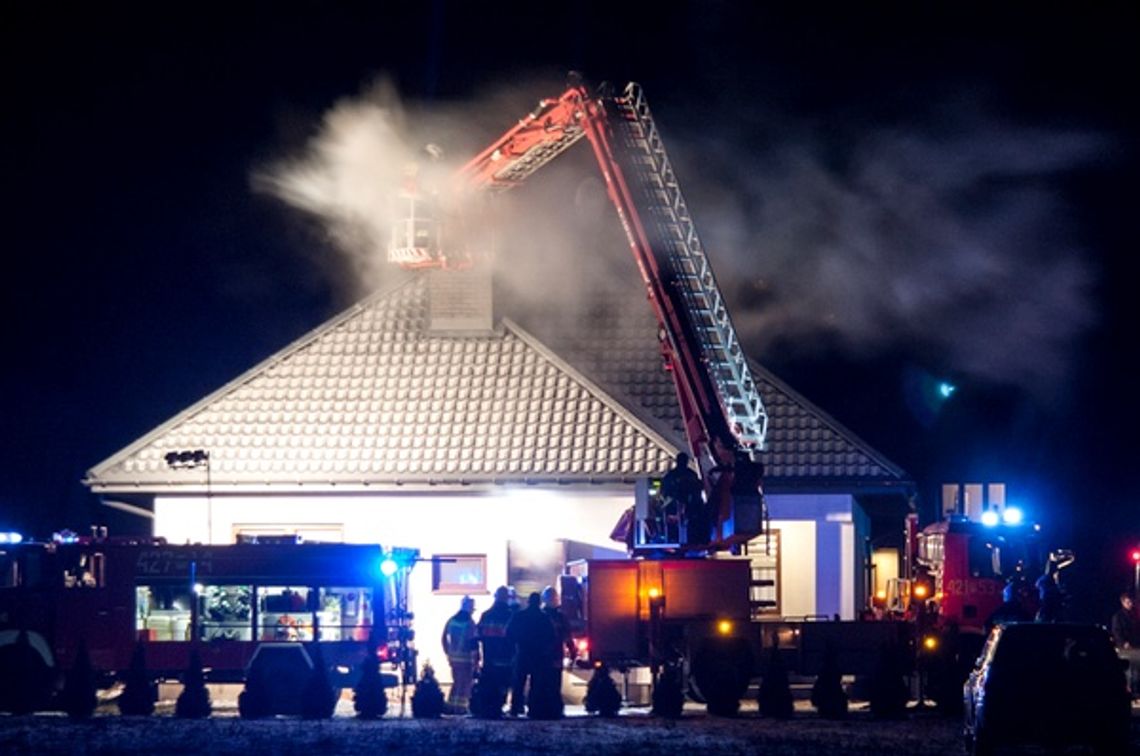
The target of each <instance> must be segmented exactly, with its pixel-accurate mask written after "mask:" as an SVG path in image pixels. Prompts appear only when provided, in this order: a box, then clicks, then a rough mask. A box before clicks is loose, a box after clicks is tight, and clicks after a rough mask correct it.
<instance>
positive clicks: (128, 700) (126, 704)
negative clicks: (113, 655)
mask: <svg viewBox="0 0 1140 756" xmlns="http://www.w3.org/2000/svg"><path fill="white" fill-rule="evenodd" d="M124 681H125V683H126V686H125V687H124V688H123V692H122V694H120V695H119V701H118V704H119V713H120V714H122V715H124V716H128V717H149V716H150V715H151V714H153V713H154V702H155V701H157V700H158V685H157V684H155V682H154V680H152V679H151V678H150V673H149V672H148V671H147V668H146V644H145V643H143V642H142V641H139V642H137V643H135V650H134V653H133V654H131V666H130V668H128V669H127V674H126V677H125V680H124Z"/></svg>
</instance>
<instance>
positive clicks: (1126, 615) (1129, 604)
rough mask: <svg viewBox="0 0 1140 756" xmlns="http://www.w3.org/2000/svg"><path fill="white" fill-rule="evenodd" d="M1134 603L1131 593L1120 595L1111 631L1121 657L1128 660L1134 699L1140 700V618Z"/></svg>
mask: <svg viewBox="0 0 1140 756" xmlns="http://www.w3.org/2000/svg"><path fill="white" fill-rule="evenodd" d="M1134 601H1135V600H1134V599H1133V598H1132V594H1131V593H1128V592H1127V591H1125V592H1124V593H1122V594H1120V609H1119V610H1118V611H1117V612H1116V614H1114V615H1112V622H1111V624H1110V629H1111V630H1112V640H1113V641H1114V642H1115V643H1116V649H1117V651H1118V652H1119V653H1120V657H1121V658H1122V659H1127V660H1128V666H1129V669H1128V677H1129V680H1128V682H1129V685H1130V686H1131V688H1132V697H1133V698H1140V617H1138V616H1137V613H1136V605H1135V603H1134Z"/></svg>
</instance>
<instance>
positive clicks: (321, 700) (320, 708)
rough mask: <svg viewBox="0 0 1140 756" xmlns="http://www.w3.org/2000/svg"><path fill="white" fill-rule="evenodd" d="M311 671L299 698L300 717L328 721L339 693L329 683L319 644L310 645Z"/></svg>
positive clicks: (334, 708)
mask: <svg viewBox="0 0 1140 756" xmlns="http://www.w3.org/2000/svg"><path fill="white" fill-rule="evenodd" d="M311 656H312V659H313V671H312V672H311V673H310V674H309V679H308V680H307V681H306V683H305V690H304V693H303V694H302V698H301V716H302V717H304V718H305V719H328V718H330V717H331V716H332V715H333V712H335V711H336V702H337V699H338V698H339V697H340V696H339V692H338V691H337V689H336V688H334V687H333V686H332V683H331V682H330V681H329V670H328V667H327V666H326V665H325V656H324V653H323V652H322V651H321V644H320V643H319V642H315V641H314V642H313V644H312V654H311Z"/></svg>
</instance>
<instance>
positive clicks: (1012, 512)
mask: <svg viewBox="0 0 1140 756" xmlns="http://www.w3.org/2000/svg"><path fill="white" fill-rule="evenodd" d="M1023 519H1025V515H1024V514H1022V512H1021V510H1020V509H1018V508H1017V507H1006V508H1005V511H1004V512H1002V513H1001V521H1002V522H1004V523H1005V524H1006V525H1020V524H1021V521H1022V520H1023Z"/></svg>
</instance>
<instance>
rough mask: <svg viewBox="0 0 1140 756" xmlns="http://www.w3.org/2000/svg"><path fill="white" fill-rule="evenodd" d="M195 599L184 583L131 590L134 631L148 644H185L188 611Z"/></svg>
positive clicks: (188, 620)
mask: <svg viewBox="0 0 1140 756" xmlns="http://www.w3.org/2000/svg"><path fill="white" fill-rule="evenodd" d="M196 598H197V597H196V596H195V595H194V594H193V593H192V592H191V591H190V588H189V586H187V585H185V584H184V583H179V584H177V585H140V586H138V587H136V588H135V628H136V629H137V630H138V635H139V638H142V639H144V640H148V641H156V642H163V641H167V642H169V641H188V640H191V639H192V634H191V631H190V618H191V608H192V607H193V606H194V601H195V599H196Z"/></svg>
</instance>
